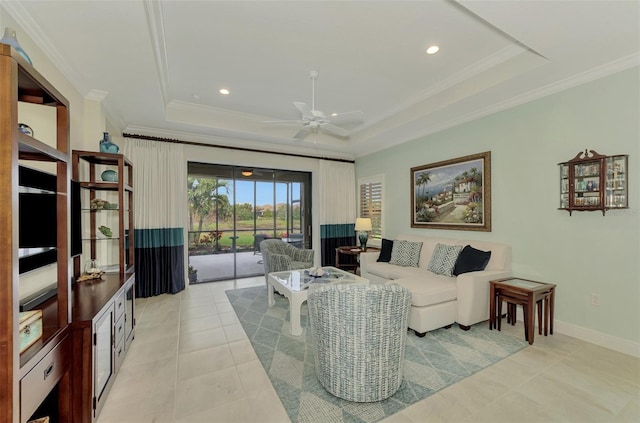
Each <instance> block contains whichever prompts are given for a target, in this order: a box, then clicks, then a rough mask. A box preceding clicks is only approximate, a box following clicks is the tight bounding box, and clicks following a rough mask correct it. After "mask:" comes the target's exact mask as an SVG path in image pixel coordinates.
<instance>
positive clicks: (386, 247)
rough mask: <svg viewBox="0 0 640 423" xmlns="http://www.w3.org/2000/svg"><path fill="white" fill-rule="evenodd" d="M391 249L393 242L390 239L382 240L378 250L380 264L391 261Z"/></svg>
mask: <svg viewBox="0 0 640 423" xmlns="http://www.w3.org/2000/svg"><path fill="white" fill-rule="evenodd" d="M392 249H393V241H392V240H390V239H386V238H382V248H381V249H380V255H379V256H378V260H377V261H379V262H380V263H389V261H390V260H391V250H392Z"/></svg>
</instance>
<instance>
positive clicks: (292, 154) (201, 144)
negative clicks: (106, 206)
mask: <svg viewBox="0 0 640 423" xmlns="http://www.w3.org/2000/svg"><path fill="white" fill-rule="evenodd" d="M122 136H123V137H125V138H134V139H138V140H147V141H159V142H169V143H173V144H185V145H196V146H199V147H213V148H226V149H227V150H237V151H248V152H252V153H263V154H277V155H280V156H292V157H302V158H305V159H322V160H329V161H334V162H342V163H355V160H349V159H338V158H333V157H319V156H310V155H307V154H295V153H278V152H275V151H267V150H258V149H257V148H246V147H232V146H228V145H218V144H205V143H203V142H195V141H183V140H178V139H175V138H162V137H153V136H149V135H137V134H129V133H126V132H123V133H122Z"/></svg>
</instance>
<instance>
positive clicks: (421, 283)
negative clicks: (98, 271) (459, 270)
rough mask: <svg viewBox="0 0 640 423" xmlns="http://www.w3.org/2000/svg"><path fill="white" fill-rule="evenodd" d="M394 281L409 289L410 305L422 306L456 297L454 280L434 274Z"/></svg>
mask: <svg viewBox="0 0 640 423" xmlns="http://www.w3.org/2000/svg"><path fill="white" fill-rule="evenodd" d="M389 283H396V284H398V285H400V286H403V287H405V288H407V289H408V290H409V291H411V305H412V306H414V307H423V306H429V305H433V304H440V303H444V302H447V301H453V300H455V299H456V298H457V287H456V280H455V279H452V278H449V277H446V276H440V275H435V274H433V273H431V274H429V275H425V276H423V277H411V278H402V279H396V280H394V281H392V282H389Z"/></svg>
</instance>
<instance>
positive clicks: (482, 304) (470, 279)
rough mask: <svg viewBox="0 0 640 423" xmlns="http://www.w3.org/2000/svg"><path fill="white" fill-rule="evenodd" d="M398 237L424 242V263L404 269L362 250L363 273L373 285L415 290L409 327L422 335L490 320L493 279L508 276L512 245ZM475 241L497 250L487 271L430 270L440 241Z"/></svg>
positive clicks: (478, 245) (476, 245) (451, 242)
mask: <svg viewBox="0 0 640 423" xmlns="http://www.w3.org/2000/svg"><path fill="white" fill-rule="evenodd" d="M396 239H398V240H407V241H413V242H422V249H421V250H420V261H419V263H418V267H402V266H398V265H394V264H390V263H384V262H377V259H378V256H379V253H378V252H368V253H362V254H360V272H361V276H362V277H363V278H366V279H368V280H369V282H370V283H396V284H398V285H401V286H404V287H405V288H407V289H408V290H409V291H411V297H412V299H411V310H410V312H409V328H410V329H412V330H413V331H414V332H415V333H416V335H418V336H424V335H425V334H426V333H427V332H428V331H431V330H434V329H438V328H441V327H449V326H451V324H453V323H456V322H457V323H458V325H459V326H460V328H462V329H464V330H468V329H469V327H470V326H471V325H473V324H475V323H478V322H482V321H484V320H487V319H489V281H490V280H493V279H499V278H504V277H508V276H509V275H510V269H511V246H509V245H507V244H500V243H495V242H486V241H473V240H464V239H450V238H435V237H427V236H416V235H403V236H398V237H397V238H396ZM438 243H440V244H446V245H461V246H463V247H464V246H466V245H471V246H472V247H473V248H476V249H478V250H482V251H491V258H490V260H489V263H488V264H487V267H486V268H485V270H483V271H477V272H470V273H463V274H460V275H458V276H453V277H449V276H442V275H437V274H435V273H432V272H431V271H429V270H427V265H428V264H429V261H430V259H431V255H432V254H433V251H434V249H435V247H436V244H438Z"/></svg>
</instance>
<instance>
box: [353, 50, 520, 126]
mask: <svg viewBox="0 0 640 423" xmlns="http://www.w3.org/2000/svg"><path fill="white" fill-rule="evenodd" d="M528 51H529V50H527V49H526V48H524V47H522V46H520V45H518V44H511V45H509V46H507V47H505V48H503V49H501V50H498V51H496V52H495V53H493V54H492V55H489V56H487V57H485V58H483V59H482V60H480V61H478V62H476V63H474V64H472V65H470V66H467V67H466V68H464V69H462V70H460V71H459V72H457V73H455V74H453V75H451V76H450V77H448V78H445V79H443V80H442V81H440V82H439V83H437V84H435V85H433V86H432V87H430V88H429V89H428V90H426V91H423V92H421V93H419V94H418V95H416V96H413V97H412V98H410V99H408V100H407V101H405V102H403V103H401V104H399V105H398V106H396V107H394V108H393V109H390V110H389V111H388V112H387V113H385V114H383V115H380V116H378V117H377V118H376V119H373V120H371V121H369V122H367V123H366V124H363V125H360V126H358V127H357V128H355V129H354V130H353V131H351V134H352V135H353V134H357V133H359V132H362V131H364V130H365V129H367V128H369V127H371V126H374V125H377V124H379V123H381V122H382V121H384V120H385V119H388V118H390V117H392V116H396V115H398V114H399V113H401V112H403V111H405V110H407V109H409V108H411V107H413V106H416V105H417V104H419V103H422V102H425V101H427V100H428V99H430V98H432V97H435V96H436V95H438V94H440V93H442V92H444V91H446V90H448V89H450V88H452V87H455V86H456V85H458V84H460V83H462V82H464V81H467V80H470V79H472V78H474V77H476V76H478V75H480V74H482V73H483V72H485V71H487V70H488V69H492V68H494V67H496V66H498V65H500V64H502V63H504V62H506V61H508V60H511V59H512V58H514V57H517V56H519V55H521V54H523V53H526V52H528Z"/></svg>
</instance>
